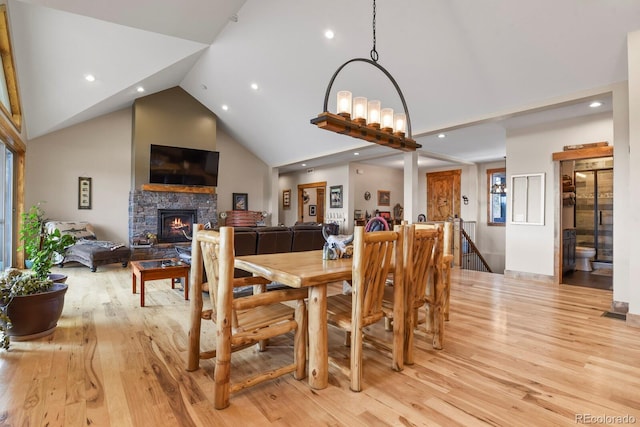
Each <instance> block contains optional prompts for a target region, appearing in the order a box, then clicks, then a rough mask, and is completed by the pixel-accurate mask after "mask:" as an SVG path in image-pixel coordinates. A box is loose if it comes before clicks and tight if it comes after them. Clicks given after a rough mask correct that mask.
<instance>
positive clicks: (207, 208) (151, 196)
mask: <svg viewBox="0 0 640 427" xmlns="http://www.w3.org/2000/svg"><path fill="white" fill-rule="evenodd" d="M158 209H195V210H197V218H196V221H197V222H198V223H201V224H204V223H206V222H211V224H212V225H213V226H217V225H218V197H217V195H216V194H209V193H182V192H165V191H144V190H135V191H132V192H130V193H129V246H130V247H131V250H132V254H131V259H132V260H138V259H157V258H174V257H176V255H177V253H176V250H175V246H176V245H180V246H190V244H189V243H183V244H175V243H165V244H157V245H153V246H151V247H144V248H139V247H135V246H133V238H134V237H138V236H143V235H146V234H147V233H154V234H155V233H157V232H158Z"/></svg>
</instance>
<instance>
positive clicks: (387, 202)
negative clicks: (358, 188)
mask: <svg viewBox="0 0 640 427" xmlns="http://www.w3.org/2000/svg"><path fill="white" fill-rule="evenodd" d="M378 206H391V191H385V190H378Z"/></svg>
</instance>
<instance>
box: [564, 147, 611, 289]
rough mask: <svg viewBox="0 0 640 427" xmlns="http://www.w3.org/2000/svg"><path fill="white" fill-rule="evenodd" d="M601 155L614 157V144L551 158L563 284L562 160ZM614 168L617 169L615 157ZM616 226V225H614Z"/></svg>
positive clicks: (581, 149)
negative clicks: (554, 179)
mask: <svg viewBox="0 0 640 427" xmlns="http://www.w3.org/2000/svg"><path fill="white" fill-rule="evenodd" d="M600 157H613V146H612V145H607V146H604V147H588V148H579V149H576V150H567V151H559V152H556V153H553V154H552V155H551V158H552V160H553V162H554V169H555V171H556V174H555V175H556V185H555V187H556V194H557V195H558V200H557V202H556V204H557V206H558V208H557V210H556V213H555V215H556V218H558V219H557V221H556V222H555V223H556V226H557V227H558V229H557V230H556V233H555V237H556V240H555V244H554V247H555V249H554V250H555V257H554V259H555V263H556V265H555V271H556V274H555V276H556V277H557V283H558V284H561V283H562V280H563V273H562V263H563V259H562V234H563V233H562V230H563V226H562V162H563V161H573V160H584V159H597V158H600ZM613 168H614V170H615V158H614V165H613ZM614 227H615V225H614Z"/></svg>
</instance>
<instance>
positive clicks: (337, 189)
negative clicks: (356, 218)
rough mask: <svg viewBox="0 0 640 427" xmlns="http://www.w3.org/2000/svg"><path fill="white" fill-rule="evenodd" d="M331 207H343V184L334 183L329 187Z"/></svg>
mask: <svg viewBox="0 0 640 427" xmlns="http://www.w3.org/2000/svg"><path fill="white" fill-rule="evenodd" d="M329 207H330V208H331V209H335V208H341V207H342V185H334V186H332V187H331V188H330V189H329Z"/></svg>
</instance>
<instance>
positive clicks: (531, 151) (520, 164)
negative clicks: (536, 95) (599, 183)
mask: <svg viewBox="0 0 640 427" xmlns="http://www.w3.org/2000/svg"><path fill="white" fill-rule="evenodd" d="M597 141H609V143H610V144H613V119H612V115H611V113H605V114H598V115H593V116H590V117H588V118H580V119H570V120H564V121H561V122H557V123H555V124H545V125H544V126H537V127H533V128H528V129H520V130H512V131H508V132H507V180H508V181H507V182H508V186H509V184H510V183H511V176H512V175H517V174H528V173H544V174H545V197H544V200H545V209H544V225H522V224H511V223H510V219H511V217H510V215H511V207H510V203H511V196H512V193H508V196H507V204H508V206H507V225H506V247H505V253H506V258H505V269H506V270H508V271H511V272H525V273H529V274H533V275H541V276H548V277H550V278H552V277H553V276H554V273H555V270H554V266H555V264H554V263H555V262H556V259H555V257H554V255H555V253H554V245H555V243H556V237H557V233H558V232H559V230H558V227H559V220H558V218H559V212H560V209H561V206H560V203H559V200H560V177H559V165H557V169H556V165H554V162H553V160H552V153H554V152H558V151H562V150H563V146H565V145H574V144H584V143H590V142H597ZM614 170H615V162H614Z"/></svg>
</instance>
